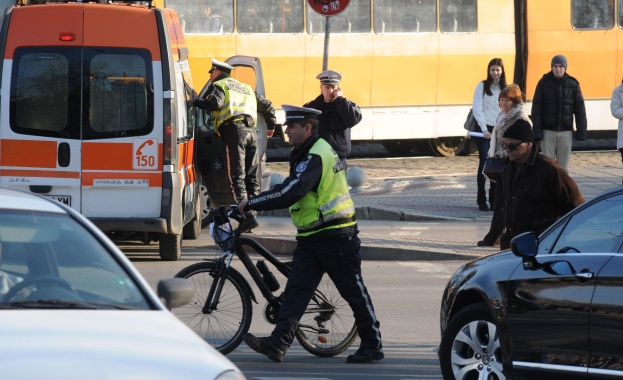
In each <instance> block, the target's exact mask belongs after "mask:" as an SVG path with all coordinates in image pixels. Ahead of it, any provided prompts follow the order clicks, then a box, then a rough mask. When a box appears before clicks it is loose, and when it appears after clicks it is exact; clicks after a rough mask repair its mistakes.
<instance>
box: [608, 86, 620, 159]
mask: <svg viewBox="0 0 623 380" xmlns="http://www.w3.org/2000/svg"><path fill="white" fill-rule="evenodd" d="M610 111H611V112H612V116H614V117H616V118H617V119H619V130H618V132H617V149H621V148H623V84H620V85H618V86H617V87H615V88H614V91H612V99H611V100H610Z"/></svg>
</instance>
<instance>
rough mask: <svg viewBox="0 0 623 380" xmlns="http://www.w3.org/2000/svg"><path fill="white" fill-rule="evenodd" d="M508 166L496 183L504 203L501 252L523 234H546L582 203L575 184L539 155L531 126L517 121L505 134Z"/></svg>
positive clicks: (564, 173) (564, 171)
mask: <svg viewBox="0 0 623 380" xmlns="http://www.w3.org/2000/svg"><path fill="white" fill-rule="evenodd" d="M502 147H503V148H504V150H506V152H507V153H508V161H509V162H508V164H507V165H506V166H505V167H504V169H502V179H501V181H499V182H500V183H498V184H497V185H498V187H499V188H500V193H501V194H502V201H503V214H504V233H503V234H502V237H501V239H500V248H501V249H508V248H510V241H511V239H512V238H514V237H515V236H517V235H519V234H522V233H524V232H528V231H533V232H536V233H537V234H540V233H541V232H543V231H545V230H546V229H547V228H548V227H549V226H551V225H552V224H553V223H554V222H555V221H556V220H558V219H559V218H560V217H562V216H563V215H565V214H566V213H567V212H569V211H571V210H573V209H574V208H575V207H576V206H578V205H580V204H581V203H583V202H584V198H583V197H582V194H580V190H579V189H578V186H577V184H576V183H575V181H574V180H573V179H572V178H571V177H569V174H567V171H566V170H564V169H563V168H562V167H561V166H560V164H559V163H558V162H556V161H555V160H553V159H551V158H549V157H547V156H545V155H542V154H539V151H538V149H537V147H536V145H535V143H534V134H533V132H532V128H531V126H530V123H529V122H527V121H526V120H523V119H520V120H517V121H516V122H515V123H514V124H513V125H511V126H510V127H509V128H508V129H506V131H505V132H504V135H503V138H502Z"/></svg>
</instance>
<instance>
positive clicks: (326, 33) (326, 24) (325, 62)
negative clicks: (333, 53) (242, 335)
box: [322, 16, 330, 71]
mask: <svg viewBox="0 0 623 380" xmlns="http://www.w3.org/2000/svg"><path fill="white" fill-rule="evenodd" d="M329 34H330V28H329V16H326V17H325V21H324V56H323V58H322V71H325V70H327V67H328V66H329Z"/></svg>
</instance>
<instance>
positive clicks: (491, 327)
mask: <svg viewBox="0 0 623 380" xmlns="http://www.w3.org/2000/svg"><path fill="white" fill-rule="evenodd" d="M439 363H440V365H441V373H442V374H443V378H444V379H445V380H468V379H490V380H504V379H506V376H504V374H502V359H501V357H500V340H499V338H498V335H497V327H496V325H495V324H494V323H493V317H492V316H491V313H490V312H489V309H487V307H486V305H485V304H484V303H479V304H475V305H470V306H467V307H465V308H464V309H462V310H460V311H459V312H458V313H456V315H455V316H454V317H452V319H450V321H449V323H448V327H447V328H446V331H445V333H444V335H443V336H442V337H441V344H440V346H439Z"/></svg>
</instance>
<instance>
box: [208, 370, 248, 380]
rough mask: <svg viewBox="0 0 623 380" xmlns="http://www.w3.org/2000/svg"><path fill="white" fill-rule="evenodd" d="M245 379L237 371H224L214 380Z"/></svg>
mask: <svg viewBox="0 0 623 380" xmlns="http://www.w3.org/2000/svg"><path fill="white" fill-rule="evenodd" d="M246 379H247V378H246V377H244V375H243V374H242V373H240V372H238V371H233V370H230V371H225V372H223V373H221V374H220V375H218V376H217V377H216V379H214V380H246Z"/></svg>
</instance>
